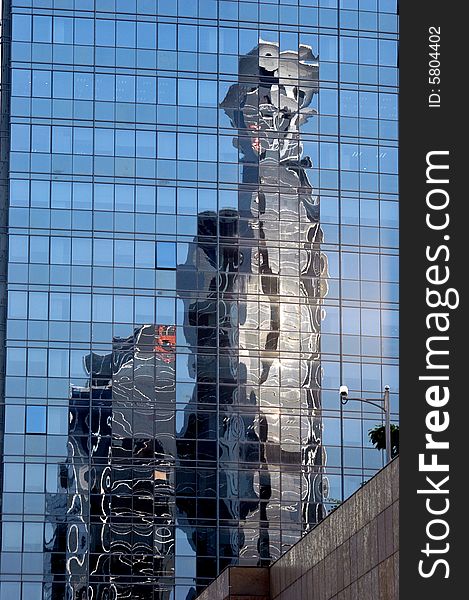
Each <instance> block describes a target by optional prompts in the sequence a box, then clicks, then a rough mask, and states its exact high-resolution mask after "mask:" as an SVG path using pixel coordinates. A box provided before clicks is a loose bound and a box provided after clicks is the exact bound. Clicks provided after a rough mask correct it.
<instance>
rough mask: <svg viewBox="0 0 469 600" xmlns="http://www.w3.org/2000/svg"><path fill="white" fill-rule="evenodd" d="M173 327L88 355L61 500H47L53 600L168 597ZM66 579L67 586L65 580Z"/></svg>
mask: <svg viewBox="0 0 469 600" xmlns="http://www.w3.org/2000/svg"><path fill="white" fill-rule="evenodd" d="M174 350H175V349H174V326H162V325H159V326H155V325H143V326H142V327H140V328H138V329H136V330H135V332H134V335H133V336H130V337H129V338H126V339H121V338H115V339H114V340H113V351H112V353H111V354H108V355H105V356H100V355H97V354H94V353H92V354H90V355H88V356H86V357H85V360H84V364H85V369H86V371H87V373H88V374H89V382H88V383H89V384H88V385H87V386H86V387H81V388H80V387H72V390H71V398H70V425H69V438H68V458H67V461H66V462H65V463H64V464H62V465H60V466H59V477H60V487H61V488H62V490H63V495H62V494H58V495H56V496H50V497H49V498H48V510H49V515H50V520H51V525H52V527H53V530H54V533H53V536H52V537H51V541H50V550H51V551H52V552H54V553H57V554H54V555H55V556H57V558H58V560H57V564H51V566H50V568H51V572H52V573H53V574H54V576H55V577H54V578H53V580H52V582H51V598H53V599H54V600H55V599H57V600H58V599H59V598H67V599H69V600H73V599H75V598H80V599H81V598H84V599H87V598H96V599H99V600H111V599H113V598H137V599H141V600H144V599H146V598H148V594H152V593H153V592H155V593H156V594H157V595H156V596H154V597H155V598H161V599H164V598H167V597H168V596H167V594H168V593H169V590H170V589H171V586H172V577H173V570H174V564H173V562H174V514H173V508H172V504H173V497H174V489H173V488H174V485H173V480H174V458H175V445H174V442H175V432H174V416H175V412H174V402H175V396H174V394H175V377H174V375H175V370H174V360H175V354H174ZM64 575H65V581H64V580H63V578H64Z"/></svg>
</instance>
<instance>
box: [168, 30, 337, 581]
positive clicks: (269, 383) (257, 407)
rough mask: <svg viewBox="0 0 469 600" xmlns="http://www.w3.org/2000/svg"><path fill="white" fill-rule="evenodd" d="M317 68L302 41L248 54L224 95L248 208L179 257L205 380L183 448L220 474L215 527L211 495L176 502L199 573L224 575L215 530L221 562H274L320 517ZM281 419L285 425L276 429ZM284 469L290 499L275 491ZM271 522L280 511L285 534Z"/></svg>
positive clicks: (243, 205)
mask: <svg viewBox="0 0 469 600" xmlns="http://www.w3.org/2000/svg"><path fill="white" fill-rule="evenodd" d="M317 77H318V65H317V62H316V59H315V58H314V56H313V55H312V52H311V49H310V48H308V47H305V46H301V47H300V50H299V52H282V53H279V50H278V47H277V46H276V45H275V44H272V43H267V42H261V43H260V44H259V45H258V46H257V47H256V48H255V49H254V50H252V51H251V52H250V53H249V54H248V55H246V56H244V57H242V58H241V59H240V63H239V81H238V83H237V84H234V85H232V86H231V88H230V89H229V91H228V94H227V96H226V98H225V99H224V101H223V103H222V105H221V106H222V107H223V108H224V110H225V112H226V113H227V115H228V116H229V118H230V120H231V122H232V124H233V126H234V127H235V128H236V129H237V131H238V135H237V136H236V137H235V140H234V145H235V146H236V147H238V149H239V151H240V153H241V158H240V162H241V163H242V165H243V168H242V181H241V183H240V185H239V188H238V210H231V209H224V208H223V206H220V209H219V212H218V214H217V213H209V212H207V213H201V214H199V217H198V234H197V238H196V240H195V244H194V245H193V249H192V250H191V252H190V253H189V256H188V259H187V261H186V264H184V265H180V266H179V269H178V293H179V295H180V297H181V298H182V299H183V301H184V304H185V321H184V332H185V337H186V341H187V343H188V344H190V346H191V348H192V350H193V354H192V355H191V356H190V357H189V359H188V360H189V371H190V372H191V374H192V376H193V377H194V379H195V380H196V381H197V387H196V391H195V393H194V396H193V397H192V400H191V402H190V403H189V404H188V405H187V407H186V410H185V424H184V427H183V431H182V435H181V439H180V440H179V441H178V457H179V459H180V460H187V461H189V460H192V461H195V462H194V466H198V467H202V466H204V468H205V469H208V470H209V471H210V472H211V473H212V475H213V478H216V477H217V468H218V481H219V484H218V485H219V500H218V504H217V505H216V506H215V505H214V504H212V505H211V506H212V508H213V515H216V519H217V521H216V526H217V527H216V528H212V537H210V536H207V534H206V532H205V531H204V530H200V531H201V533H199V530H198V529H197V527H196V524H197V523H198V519H200V516H201V514H203V512H204V510H205V508H206V506H208V505H209V504H206V503H205V502H204V501H202V500H201V499H200V497H198V498H197V500H196V502H193V501H189V500H187V501H183V500H178V501H177V503H178V507H179V509H180V511H181V513H182V514H183V515H185V518H186V531H187V533H188V538H189V541H190V543H191V544H192V546H193V548H194V550H195V551H196V552H197V557H198V558H197V561H198V562H197V577H198V578H199V579H203V578H210V577H213V576H215V575H216V567H217V566H216V565H215V564H214V562H213V561H212V562H211V563H210V562H209V561H207V560H206V559H204V558H202V555H205V556H209V555H210V552H211V550H212V549H211V548H206V547H205V546H206V545H207V544H210V545H212V546H216V542H217V537H216V536H217V534H218V556H219V564H218V569H221V568H223V567H224V566H225V565H226V564H230V563H231V562H233V561H235V560H238V558H241V559H246V560H247V561H249V560H251V561H254V562H255V561H257V562H258V563H260V564H267V563H268V562H269V561H270V560H271V559H272V558H275V557H276V556H278V554H279V552H280V551H281V545H283V547H285V546H288V545H291V544H292V543H294V542H295V541H296V540H297V539H298V538H299V536H300V535H301V533H302V531H304V530H305V529H307V528H309V527H310V526H312V525H314V524H315V523H317V522H318V521H319V520H320V519H321V518H322V517H323V516H324V495H325V493H324V492H325V488H326V486H325V477H324V475H323V473H322V467H323V465H324V462H325V453H324V450H323V447H322V444H321V437H322V436H321V429H322V423H321V413H320V411H321V398H320V385H321V381H320V379H321V377H320V321H321V299H322V297H323V296H324V295H325V294H326V292H327V282H326V277H327V260H326V257H325V256H324V255H323V254H322V252H321V248H320V244H321V242H322V231H321V229H320V226H319V200H318V198H317V197H316V196H314V195H313V191H312V188H311V185H310V182H309V180H308V177H307V173H306V169H307V168H309V167H311V161H310V159H309V158H308V157H304V158H302V156H301V155H302V144H301V140H300V125H301V124H302V123H304V122H305V121H306V120H307V118H308V117H310V116H311V115H313V114H314V111H313V110H312V109H308V108H307V107H308V105H309V104H310V102H311V100H312V97H313V95H314V94H315V93H317ZM191 274H192V285H188V281H189V278H190V276H191ZM184 290H187V291H184ZM188 290H191V292H189V291H188ZM194 290H197V291H196V292H195V291H194ZM194 295H197V297H196V298H194ZM204 407H205V410H206V411H207V412H206V413H205V415H210V414H211V415H213V417H210V418H213V424H212V423H211V422H210V418H209V417H207V416H204V419H205V420H206V421H204V420H202V423H200V420H199V414H201V411H202V410H203V409H204ZM210 408H211V409H212V410H213V409H216V411H217V412H215V411H214V412H213V413H209V412H208V411H209V410H210ZM217 414H218V417H219V419H218V423H217V421H216V416H217ZM290 415H293V418H290ZM275 418H276V419H277V426H278V424H279V421H280V428H278V429H277V433H271V432H270V430H269V422H272V421H274V420H275ZM278 431H280V432H281V433H280V434H279V433H278ZM201 432H204V436H205V435H207V437H204V436H201ZM190 440H194V441H193V442H192V441H190ZM195 440H197V442H196V441H195ZM203 440H206V441H203ZM274 472H276V477H277V479H276V481H281V490H282V491H281V502H280V503H279V502H278V501H277V502H273V501H272V476H273V474H274ZM284 491H285V493H284ZM198 496H199V494H198ZM199 511H200V513H199ZM213 515H212V516H213ZM271 523H275V524H276V525H275V527H279V525H278V524H279V523H281V531H282V538H281V539H280V537H279V535H280V534H279V532H278V530H277V533H274V531H273V528H271V527H270V524H271ZM284 523H285V524H286V526H285V527H284ZM217 529H218V531H217ZM202 536H205V537H202Z"/></svg>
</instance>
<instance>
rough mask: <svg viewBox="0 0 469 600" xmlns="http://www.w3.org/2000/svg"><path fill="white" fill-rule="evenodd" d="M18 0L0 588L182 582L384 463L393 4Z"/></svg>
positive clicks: (10, 69)
mask: <svg viewBox="0 0 469 600" xmlns="http://www.w3.org/2000/svg"><path fill="white" fill-rule="evenodd" d="M2 10H3V20H2V28H3V30H2V34H3V42H4V46H3V51H2V88H1V91H2V112H1V128H0V129H1V140H0V141H1V156H0V179H1V181H0V194H1V198H0V200H1V206H0V225H1V226H2V232H1V233H2V246H1V247H0V260H1V261H2V264H1V269H0V286H1V290H2V291H1V305H0V308H2V310H3V308H4V312H3V313H2V315H1V319H2V327H1V328H0V331H1V332H2V335H4V337H5V340H4V342H5V343H4V349H3V348H2V352H3V353H4V360H3V358H2V367H1V369H0V379H1V390H0V391H1V392H2V395H3V396H4V405H3V407H2V418H1V419H0V423H1V444H2V448H3V469H2V472H1V477H0V482H1V486H2V495H1V498H2V530H1V534H2V535H1V538H2V546H1V562H0V570H1V575H0V580H1V583H0V600H16V599H21V600H59V599H60V600H62V599H66V600H84V599H87V600H88V599H92V600H117V599H137V600H147V599H148V600H192V599H193V598H195V596H196V595H197V593H198V592H199V591H200V590H201V589H202V588H203V587H204V586H205V585H206V584H208V583H209V582H210V581H211V580H212V579H213V578H214V577H215V576H216V575H217V574H218V573H219V572H220V571H221V570H222V569H223V568H225V567H226V566H228V565H230V564H244V565H248V564H256V565H268V564H270V563H271V562H272V561H273V560H275V559H276V558H277V557H278V556H280V554H281V553H283V552H284V551H285V550H286V549H288V548H289V547H290V546H291V545H292V544H294V543H295V542H296V541H297V540H298V539H299V538H300V537H301V535H302V534H303V533H304V532H306V531H307V530H309V529H310V528H311V527H313V526H314V525H315V524H316V523H318V522H319V521H320V520H321V519H322V518H323V517H324V516H325V515H327V513H328V512H330V511H331V510H332V509H333V508H334V507H335V506H337V504H338V503H339V502H341V501H342V500H343V499H344V498H345V497H347V496H348V495H350V494H351V493H353V491H355V490H356V489H357V488H359V487H360V485H361V484H362V483H363V482H364V481H365V480H367V479H368V478H369V477H370V476H372V475H373V474H374V473H375V472H376V470H377V469H379V468H380V467H381V466H382V465H383V456H382V453H380V452H378V451H377V450H376V449H374V448H373V447H372V446H371V444H370V442H369V440H368V430H369V429H370V428H372V427H374V426H375V425H377V424H380V423H381V422H382V414H381V413H380V411H379V410H378V409H374V407H373V406H369V405H366V404H361V403H352V402H350V403H349V404H347V406H346V407H343V408H341V405H340V402H339V395H338V388H339V385H341V384H346V385H348V387H349V388H350V394H351V395H353V396H358V397H363V398H370V397H379V396H380V395H381V394H382V391H383V388H384V385H389V386H390V387H391V404H392V410H393V417H394V419H397V394H398V376H397V374H398V349H397V342H398V313H397V308H398V304H397V303H398V287H397V286H398V282H397V275H398V273H397V265H398V210H397V208H398V203H397V201H398V196H397V191H398V186H397V91H398V88H397V86H398V80H397V36H398V34H397V6H396V1H395V0H339V1H338V0H265V1H264V2H260V1H257V0H239V1H229V0H226V1H223V0H10V1H8V2H6V1H5V0H3V7H2ZM6 297H7V300H6ZM2 369H3V370H2ZM2 400H3V399H2Z"/></svg>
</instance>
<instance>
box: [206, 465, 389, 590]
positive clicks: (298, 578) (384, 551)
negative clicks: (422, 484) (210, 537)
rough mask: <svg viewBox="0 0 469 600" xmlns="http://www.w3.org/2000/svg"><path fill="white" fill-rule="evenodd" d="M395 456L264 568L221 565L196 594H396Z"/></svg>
mask: <svg viewBox="0 0 469 600" xmlns="http://www.w3.org/2000/svg"><path fill="white" fill-rule="evenodd" d="M398 501H399V458H396V459H395V460H393V461H392V462H391V464H389V465H388V466H387V467H385V468H384V469H383V470H382V471H380V472H379V473H378V474H377V475H376V476H375V477H374V478H373V479H371V480H370V481H368V482H367V483H366V484H365V485H364V486H363V487H362V488H361V489H360V490H358V491H357V492H356V493H355V494H354V495H353V496H351V497H350V498H349V499H348V500H346V501H345V502H344V503H343V504H342V505H341V506H339V507H338V508H337V509H336V510H335V511H334V512H333V513H331V514H330V515H329V516H328V517H327V518H326V519H324V521H322V522H321V523H320V524H319V525H317V526H316V527H315V528H314V529H313V530H312V531H311V532H310V533H309V534H307V535H306V536H305V537H304V538H303V539H302V540H300V541H299V542H297V544H295V546H293V547H292V548H291V549H290V550H289V551H288V552H286V553H285V554H284V555H283V556H282V557H281V558H279V559H278V560H277V561H276V562H275V563H274V564H273V565H272V566H271V567H270V568H256V567H231V568H230V569H226V570H225V571H224V572H223V573H221V575H220V576H219V577H218V579H216V580H215V581H214V582H213V583H212V584H211V585H210V586H208V588H206V590H205V591H204V592H202V594H201V595H200V596H199V600H398V597H399V589H398V581H399V565H398V555H399V529H398V527H399V504H398Z"/></svg>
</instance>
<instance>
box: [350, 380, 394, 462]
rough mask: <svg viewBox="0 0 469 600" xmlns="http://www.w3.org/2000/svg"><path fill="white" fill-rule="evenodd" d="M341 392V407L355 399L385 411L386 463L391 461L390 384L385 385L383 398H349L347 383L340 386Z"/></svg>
mask: <svg viewBox="0 0 469 600" xmlns="http://www.w3.org/2000/svg"><path fill="white" fill-rule="evenodd" d="M339 393H340V404H341V409H342V406H344V405H345V404H347V402H349V401H350V400H355V401H357V402H365V403H366V404H372V405H373V406H376V408H379V409H380V410H382V411H383V412H384V434H385V439H386V464H387V463H389V462H390V461H391V407H390V404H389V385H386V386H384V393H383V397H382V398H349V395H348V387H347V386H346V385H341V386H340V389H339ZM378 403H379V404H378ZM342 446H343V444H342Z"/></svg>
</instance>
